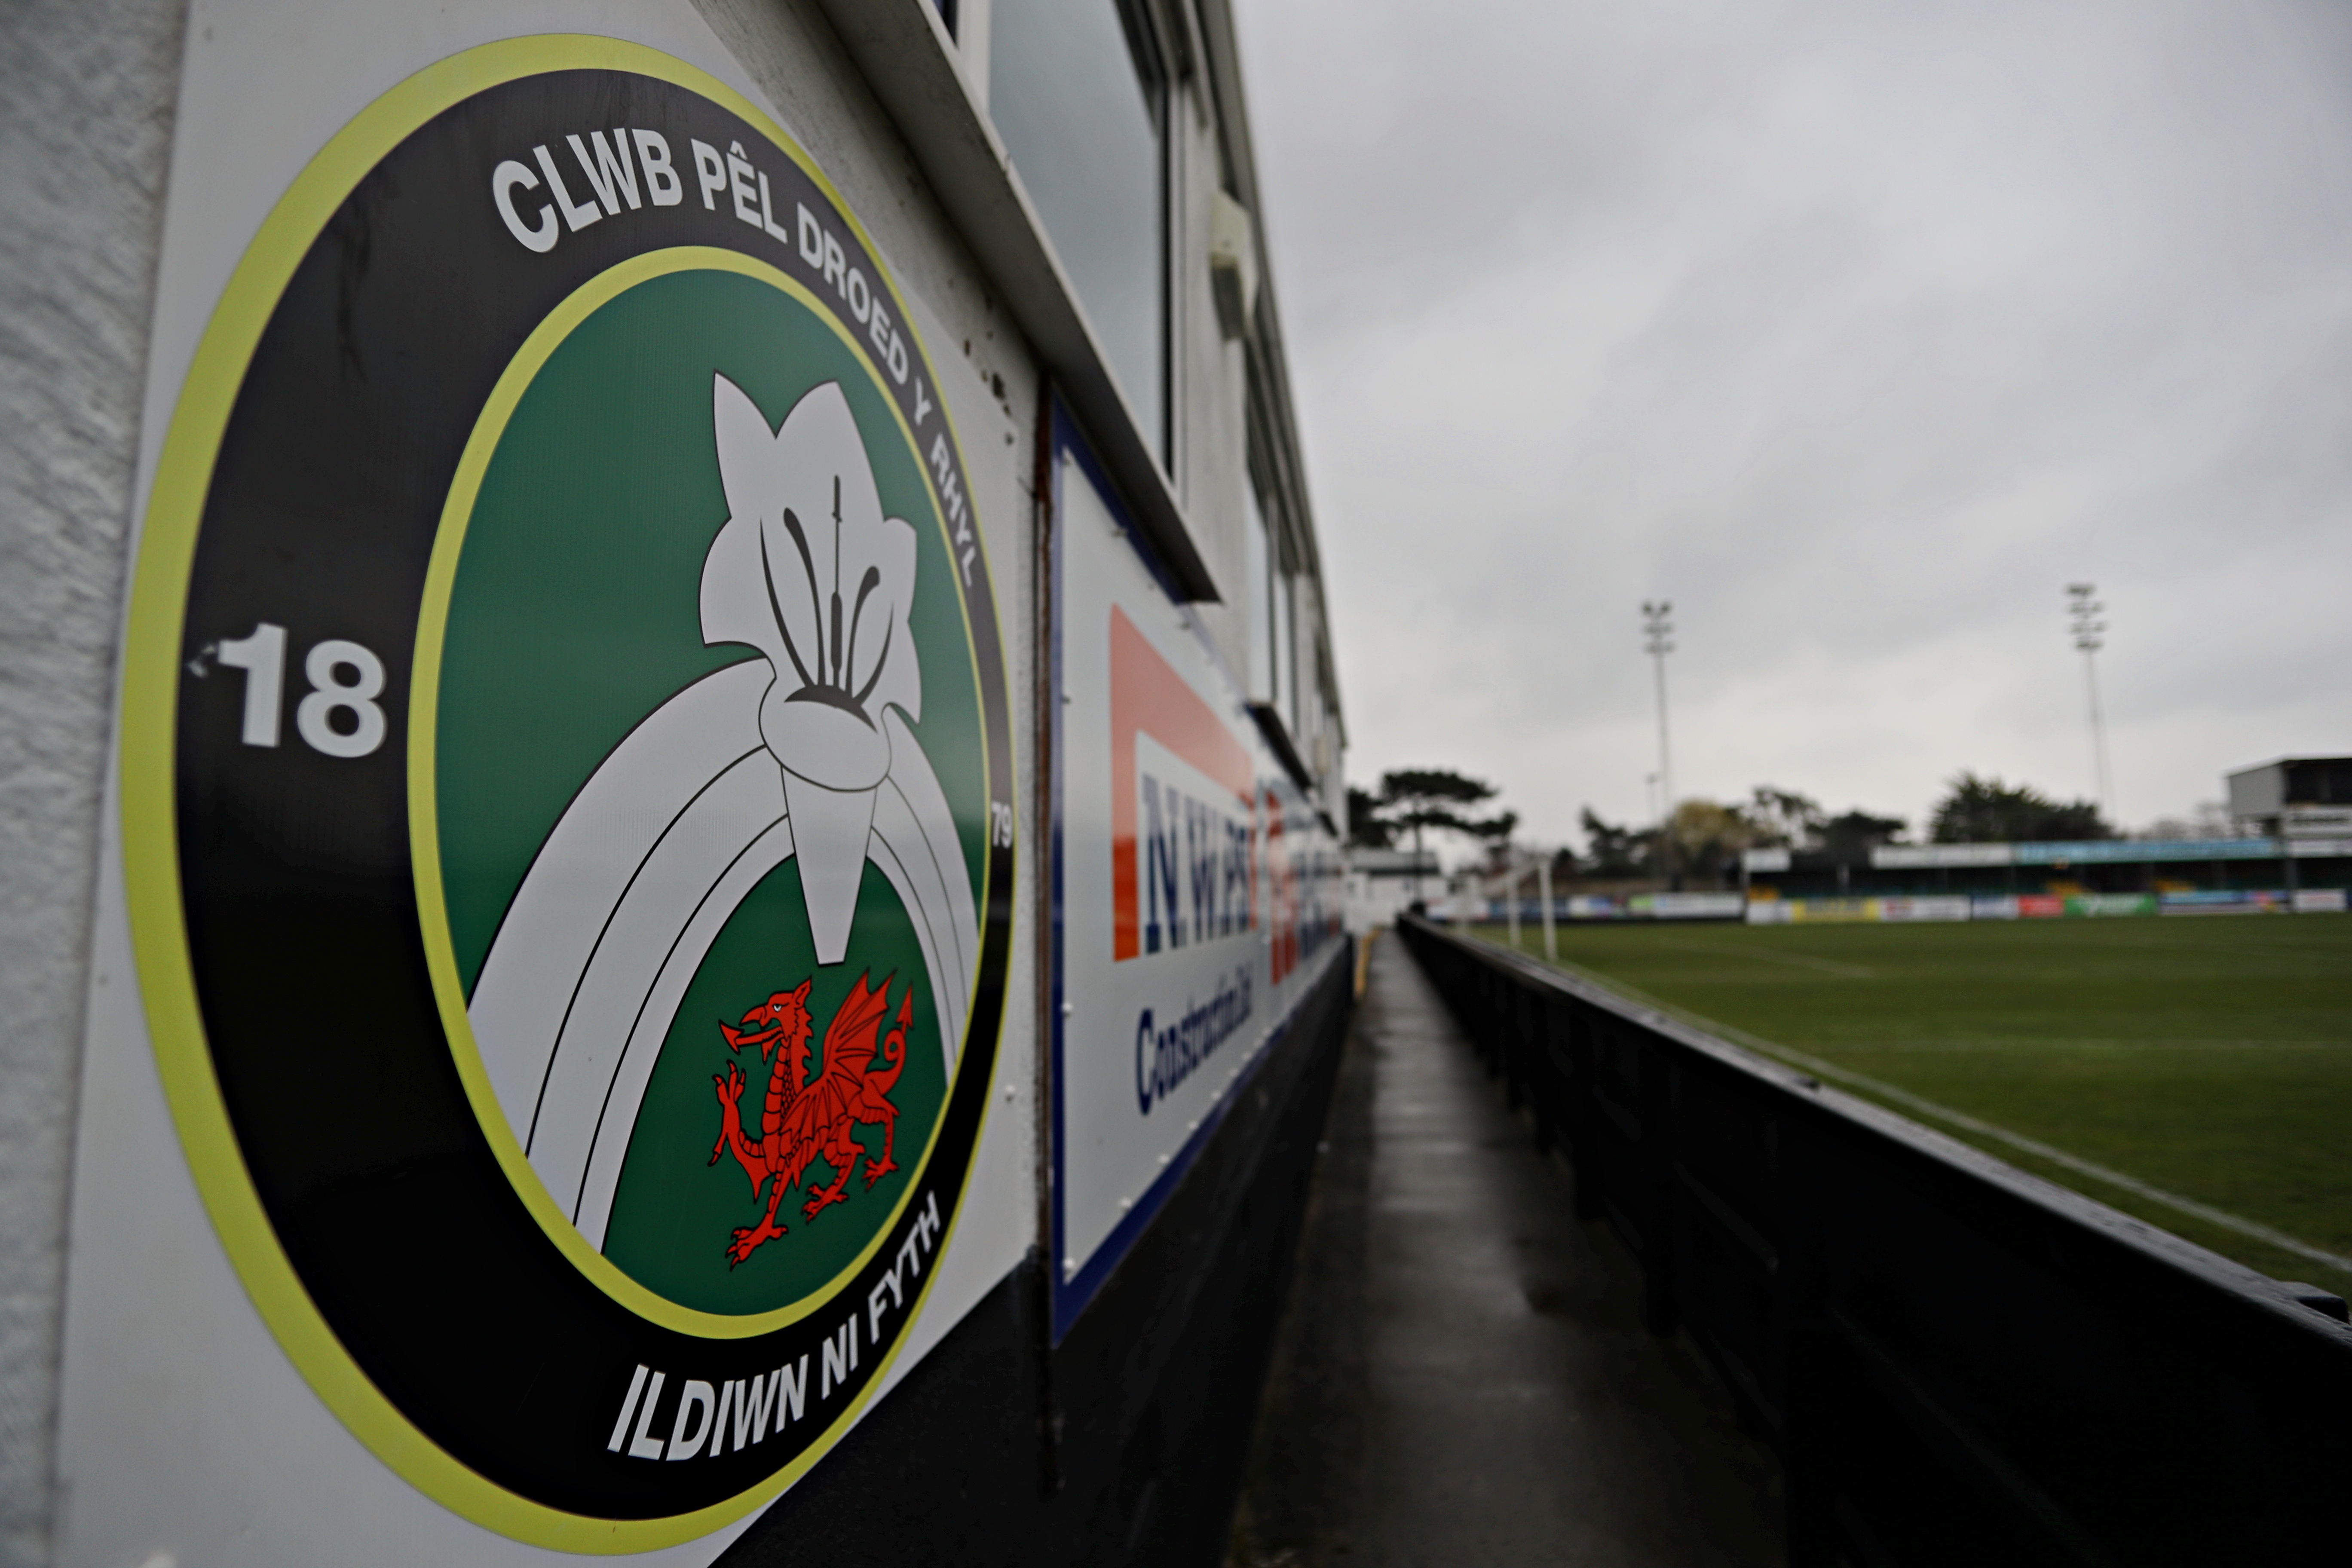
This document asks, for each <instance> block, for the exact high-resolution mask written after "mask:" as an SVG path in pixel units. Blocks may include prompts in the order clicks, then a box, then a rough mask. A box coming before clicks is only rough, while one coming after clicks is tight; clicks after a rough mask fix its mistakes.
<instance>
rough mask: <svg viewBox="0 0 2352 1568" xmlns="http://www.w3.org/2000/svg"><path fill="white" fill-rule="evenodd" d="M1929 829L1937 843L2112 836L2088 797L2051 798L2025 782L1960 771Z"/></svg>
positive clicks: (1939, 803) (1983, 842)
mask: <svg viewBox="0 0 2352 1568" xmlns="http://www.w3.org/2000/svg"><path fill="white" fill-rule="evenodd" d="M1932 832H1933V837H1934V838H1935V841H1936V842H1937V843H1938V844H2032V843H2036V842H2043V843H2046V842H2049V841H2052V840H2060V841H2063V840H2072V839H2083V838H2113V837H2115V836H2116V835H2115V829H2114V828H2112V827H2110V826H2107V824H2106V823H2105V822H2104V821H2102V820H2101V819H2100V816H2099V808H2098V806H2097V805H2095V804H2094V803H2092V802H2090V801H2087V800H2077V801H2067V802H2061V801H2056V800H2053V799H2052V798H2051V797H2050V796H2048V795H2043V794H2042V792H2041V791H2040V790H2038V789H2035V788H2034V787H2033V786H2032V785H2031V784H2018V785H2015V786H2011V785H2009V784H2002V783H2001V782H2000V780H1999V779H1996V778H1979V777H1978V776H1977V775H1976V774H1974V773H1968V772H1965V771H1964V772H1962V773H1960V774H1959V776H1958V777H1957V778H1955V779H1954V780H1952V783H1951V786H1950V793H1949V794H1948V795H1945V796H1944V798H1943V799H1942V800H1940V801H1938V802H1937V804H1936V812H1935V816H1934V817H1933V819H1932Z"/></svg>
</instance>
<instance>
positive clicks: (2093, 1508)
mask: <svg viewBox="0 0 2352 1568" xmlns="http://www.w3.org/2000/svg"><path fill="white" fill-rule="evenodd" d="M1400 930H1401V931H1402V936H1403V939H1404V942H1405V943H1406V945H1407V946H1408V947H1409V948H1410V949H1411V951H1412V953H1413V955H1414V956H1415V957H1416V958H1417V959H1418V960H1419V961H1420V963H1421V965H1422V968H1423V971H1424V972H1425V973H1427V974H1428V975H1429V977H1430V979H1431V981H1432V982H1433V984H1435V985H1436V987H1437V989H1438V991H1439V992H1440V994H1443V995H1444V998H1445V1001H1446V1003H1447V1005H1448V1006H1449V1007H1450V1008H1451V1009H1452V1010H1453V1012H1454V1015H1455V1016H1456V1017H1457V1018H1458V1019H1459V1020H1460V1022H1461V1024H1462V1026H1463V1028H1464V1030H1465V1032H1466V1033H1467V1034H1468V1035H1469V1037H1470V1038H1471V1039H1472V1040H1473V1041H1474V1042H1475V1044H1476V1047H1477V1048H1478V1050H1479V1051H1480V1053H1481V1054H1482V1055H1483V1056H1484V1057H1485V1058H1486V1062H1487V1065H1488V1067H1489V1068H1490V1069H1491V1070H1493V1071H1494V1072H1495V1073H1496V1074H1497V1075H1498V1076H1500V1077H1501V1078H1502V1079H1503V1080H1504V1082H1505V1083H1506V1085H1507V1088H1508V1090H1509V1093H1510V1095H1511V1097H1512V1100H1513V1101H1514V1103H1516V1104H1519V1105H1523V1106H1525V1107H1526V1108H1527V1109H1528V1110H1530V1111H1531V1112H1532V1116H1533V1120H1534V1123H1535V1128H1536V1137H1537V1140H1538V1143H1539V1144H1541V1145H1544V1146H1547V1147H1557V1148H1561V1149H1563V1150H1564V1151H1565V1152H1566V1154H1567V1156H1568V1160H1569V1163H1570V1167H1571V1169H1572V1171H1573V1173H1574V1177H1575V1184H1574V1192H1575V1200H1574V1201H1575V1204H1576V1208H1577V1212H1578V1214H1579V1215H1581V1216H1583V1217H1586V1218H1599V1217H1602V1216H1606V1218H1607V1219H1608V1220H1609V1222H1610V1223H1611V1225H1612V1226H1613V1227H1614V1228H1615V1230H1616V1231H1617V1233H1618V1234H1619V1235H1620V1236H1621V1237H1623V1238H1624V1241H1625V1243H1626V1245H1627V1246H1628V1247H1630V1248H1631V1249H1632V1251H1633V1254H1634V1256H1635V1257H1636V1258H1638V1259H1639V1261H1640V1264H1641V1267H1642V1270H1643V1280H1644V1288H1643V1304H1644V1310H1645V1312H1646V1314H1647V1316H1648V1318H1649V1321H1650V1323H1651V1326H1652V1327H1654V1328H1655V1329H1657V1330H1659V1331H1668V1330H1671V1329H1673V1328H1675V1327H1676V1326H1678V1325H1679V1326H1681V1327H1683V1328H1685V1329H1686V1330H1687V1331H1689V1333H1690V1335H1691V1337H1692V1338H1693V1339H1694V1340H1695V1341H1696V1342H1697V1344H1698V1345H1699V1346H1700V1348H1701V1349H1702V1350H1703V1351H1704V1352H1706V1355H1707V1357H1708V1359H1709V1360H1710V1361H1711V1362H1712V1363H1714V1365H1715V1366H1716V1368H1717V1371H1718V1372H1719V1373H1720V1374H1721V1376H1722V1378H1723V1381H1724V1382H1725V1384H1727V1385H1728V1387H1729V1388H1730V1390H1731V1393H1732V1396H1733V1398H1734V1400H1735V1401H1736V1402H1737V1404H1738V1406H1739V1409H1740V1413H1741V1416H1742V1418H1743V1420H1745V1421H1746V1422H1748V1424H1749V1425H1750V1426H1752V1427H1753V1428H1754V1429H1755V1430H1756V1431H1757V1432H1759V1434H1761V1435H1762V1436H1764V1437H1765V1438H1766V1439H1767V1440H1769V1442H1770V1443H1771V1445H1772V1446H1773V1447H1774V1448H1775V1449H1776V1450H1777V1451H1778V1452H1779V1454H1780V1459H1781V1462H1782V1465H1783V1468H1784V1475H1785V1488H1786V1492H1785V1496H1786V1502H1787V1510H1788V1521H1789V1545H1790V1552H1789V1556H1790V1563H1792V1564H1796V1565H1799V1568H1811V1565H1813V1564H1824V1565H1826V1564H1835V1563H1855V1564H1866V1565H1872V1568H1875V1565H1877V1564H1905V1565H1909V1564H1940V1563H1951V1564H1969V1565H1971V1568H1982V1565H1986V1564H1993V1563H2000V1564H2026V1563H2068V1564H2078V1563H2115V1564H2123V1563H2134V1564H2137V1563H2197V1564H2200V1565H2211V1564H2218V1563H2280V1564H2284V1563H2321V1562H2343V1561H2346V1560H2347V1557H2352V1509H2347V1500H2352V1327H2347V1326H2346V1325H2345V1324H2344V1323H2342V1322H2339V1321H2336V1320H2335V1318H2334V1317H2333V1316H2331V1315H2329V1314H2330V1313H2331V1312H2332V1313H2340V1312H2341V1311H2342V1310H2343V1303H2342V1302H2341V1301H2340V1300H2336V1299H2334V1298H2332V1297H2329V1296H2327V1295H2326V1293H2324V1292H2320V1291H2315V1290H2310V1289H2308V1288H2295V1287H2289V1286H2286V1285H2282V1284H2280V1283H2279V1282H2277V1281H2275V1280H2273V1279H2268V1278H2266V1277H2265V1276H2263V1275H2261V1274H2258V1273H2256V1272H2254V1271H2253V1270H2252V1269H2250V1268H2243V1267H2242V1266H2241V1265H2239V1264H2236V1263H2233V1262H2231V1261H2230V1260H2229V1259H2227V1258H2221V1257H2219V1256H2218V1255H2216V1254H2214V1253H2210V1252H2208V1251H2206V1250H2205V1249H2203V1248H2202V1247H2197V1246H2194V1245H2192V1244H2191V1243H2189V1242H2187V1241H2183V1240H2182V1239H2180V1238H2179V1237H2175V1236H2172V1235H2169V1234H2168V1233H2166V1232H2164V1231H2161V1230H2158V1229H2156V1228H2155V1227H2153V1226H2147V1225H2144V1224H2142V1223H2141V1222H2139V1221H2138V1220H2136V1219H2134V1218H2132V1217H2131V1216H2129V1215H2125V1214H2121V1213H2119V1212H2117V1211H2116V1210H2114V1209H2111V1208H2108V1207H2106V1206H2105V1205H2102V1204H2098V1203H2095V1202H2093V1201H2092V1200H2090V1199H2088V1198H2085V1197H2082V1196H2080V1195H2078V1194H2074V1193H2071V1192H2068V1191H2066V1190H2064V1189H2063V1188H2061V1187H2057V1186H2054V1185H2053V1184H2049V1183H2047V1182H2043V1181H2041V1180H2039V1179H2038V1178H2036V1177H2033V1176H2031V1175H2028V1174H2026V1173H2024V1172H2021V1171H2019V1170H2016V1169H2014V1168H2013V1167H2011V1166H2009V1165H2006V1164H2003V1163H2001V1162H2000V1161H1999V1160H1996V1159H1993V1158H1991V1157H1990V1156H1989V1155H1986V1154H1982V1153H1979V1152H1977V1151H1976V1150H1973V1149H1970V1148H1969V1147H1968V1146H1966V1145H1965V1144H1962V1143H1958V1142H1955V1141H1953V1140H1951V1139H1949V1138H1946V1137H1944V1136H1943V1135H1941V1134H1939V1133H1937V1132H1934V1131H1929V1130H1927V1129H1926V1128H1924V1127H1921V1126H1918V1125H1917V1124H1916V1123H1914V1122H1911V1121H1906V1120H1905V1119H1903V1118H1902V1117H1899V1116H1896V1115H1894V1114H1892V1113H1891V1112H1888V1111H1885V1110H1880V1109H1879V1108H1877V1107H1875V1106H1873V1105H1870V1104H1867V1103H1865V1102H1864V1101H1862V1100H1855V1099H1853V1097H1851V1096H1848V1095H1844V1094H1841V1093H1839V1092H1838V1091H1836V1090H1834V1089H1828V1088H1825V1087H1823V1086H1822V1084H1821V1083H1820V1082H1819V1081H1818V1080H1816V1079H1811V1078H1809V1077H1807V1076H1805V1075H1804V1074H1802V1073H1800V1072H1797V1071H1795V1070H1793V1069H1791V1068H1786V1067H1782V1066H1780V1064H1778V1063H1776V1062H1772V1061H1769V1060H1766V1059H1764V1058H1760V1057H1758V1056H1756V1055H1754V1054H1753V1053H1751V1052H1748V1051H1745V1050H1742V1049H1740V1048H1739V1047H1736V1046H1732V1045H1729V1044H1727V1043H1726V1042H1724V1041H1722V1040H1718V1039H1716V1038H1714V1037H1711V1036H1709V1035H1706V1034H1705V1033H1704V1032H1702V1031H1700V1030H1698V1029H1695V1028H1693V1027H1691V1026H1688V1025H1685V1024H1683V1023H1681V1022H1679V1021H1677V1020H1675V1019H1673V1018H1670V1017H1667V1016H1664V1015H1663V1014H1661V1013H1658V1012H1655V1011H1654V1010H1652V1009H1649V1008H1645V1007H1643V1006H1640V1005H1636V1004H1633V1003H1631V1002H1628V1001H1626V1000H1625V999H1623V998H1622V997H1619V996H1616V995H1614V994H1612V993H1610V992H1609V991H1607V990H1605V989H1603V988H1602V987H1601V986H1599V985H1596V984H1591V983H1590V982H1588V981H1585V980H1583V979H1581V978H1580V977H1578V976H1575V975H1572V974H1569V973H1563V972H1561V971H1559V970H1557V969H1553V968H1551V967H1549V966H1548V965H1546V964H1543V963H1538V962H1536V961H1535V960H1533V959H1529V958H1524V957H1521V956H1519V955H1518V954H1517V953H1514V952H1509V951H1507V949H1504V948H1502V947H1499V946H1496V945H1495V944H1493V943H1489V942H1480V941H1476V940H1473V939H1469V938H1465V937H1463V936H1460V935H1458V934H1456V933H1454V932H1453V931H1447V930H1445V929H1444V928H1442V927H1439V926H1436V925H1433V924H1432V923H1430V922H1429V921H1424V920H1420V919H1417V918H1414V917H1410V916H1409V917H1407V918H1406V919H1405V920H1404V921H1403V922H1402V926H1401V928H1400Z"/></svg>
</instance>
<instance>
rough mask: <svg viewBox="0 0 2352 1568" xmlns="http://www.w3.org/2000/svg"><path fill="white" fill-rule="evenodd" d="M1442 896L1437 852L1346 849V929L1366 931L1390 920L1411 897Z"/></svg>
mask: <svg viewBox="0 0 2352 1568" xmlns="http://www.w3.org/2000/svg"><path fill="white" fill-rule="evenodd" d="M1444 897H1445V873H1444V871H1443V870H1441V869H1439V868H1438V864H1437V851H1436V850H1434V849H1423V850H1420V851H1418V852H1416V851H1414V850H1411V849H1350V850H1349V851H1348V929H1349V931H1370V930H1371V929H1372V928H1373V927H1375V926H1384V925H1388V924H1390V923H1391V922H1392V921H1394V920H1395V919H1396V918H1397V916H1399V915H1401V914H1402V913H1403V912H1404V911H1405V910H1407V909H1408V908H1410V907H1411V906H1412V901H1413V900H1415V899H1423V900H1429V901H1430V902H1432V903H1435V902H1438V901H1440V900H1444Z"/></svg>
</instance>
